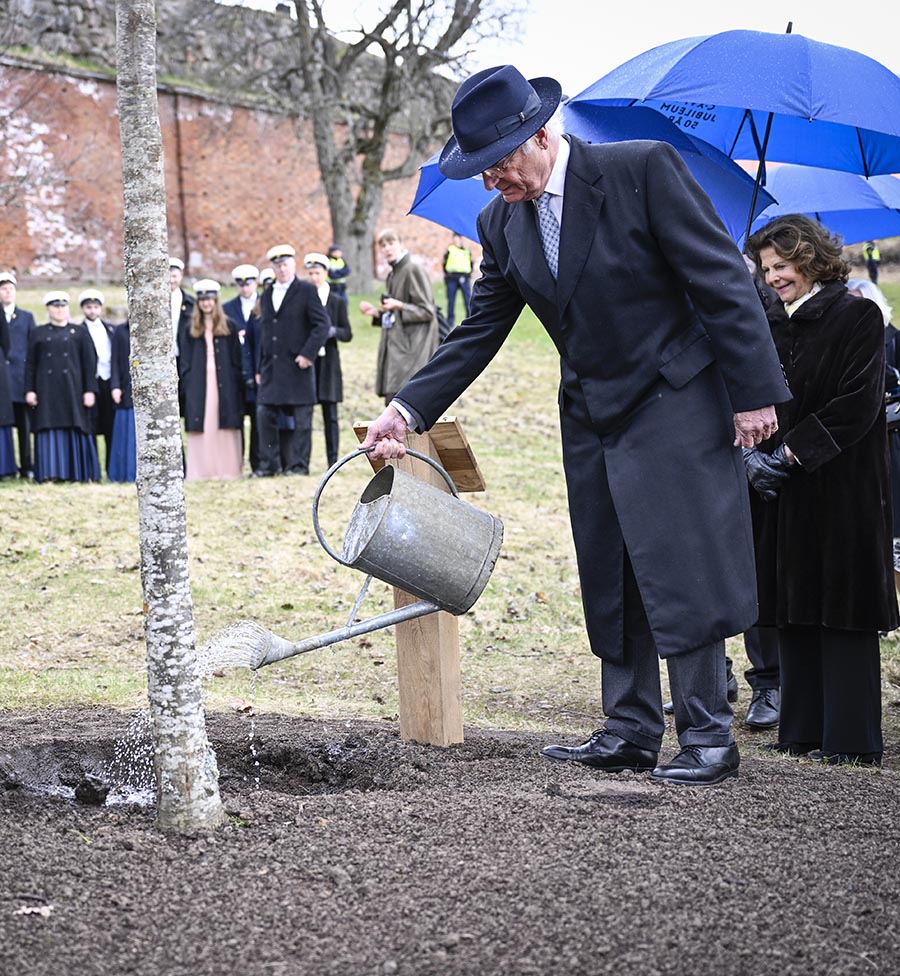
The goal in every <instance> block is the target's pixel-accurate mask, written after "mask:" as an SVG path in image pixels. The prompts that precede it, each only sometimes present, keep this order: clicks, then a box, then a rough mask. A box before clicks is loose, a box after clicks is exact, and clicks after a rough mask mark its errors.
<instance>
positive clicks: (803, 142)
mask: <svg viewBox="0 0 900 976" xmlns="http://www.w3.org/2000/svg"><path fill="white" fill-rule="evenodd" d="M571 102H572V103H575V104H578V103H580V102H592V103H601V104H608V105H629V104H636V103H640V104H641V105H644V106H646V107H648V108H652V109H653V110H655V111H657V112H660V113H661V114H663V115H665V116H666V117H667V118H669V120H670V121H672V122H673V123H674V124H676V125H678V126H679V127H681V128H682V129H684V130H685V131H687V132H689V133H690V134H692V135H695V136H698V137H699V138H701V139H703V140H704V141H706V142H709V143H710V144H711V145H713V146H716V147H717V148H718V149H720V150H721V151H723V152H724V153H726V154H727V155H728V156H730V157H731V158H732V159H757V160H758V159H761V158H763V153H762V146H763V141H764V138H765V132H766V126H767V123H768V120H769V115H770V113H771V114H772V126H771V133H770V136H769V140H768V145H767V146H766V152H765V158H767V159H770V160H777V161H779V162H793V163H805V164H807V165H813V166H824V167H828V168H829V169H837V170H845V171H847V172H855V173H864V174H869V175H871V174H876V173H890V172H894V171H898V170H900V77H898V76H897V75H895V74H894V73H893V72H892V71H890V70H889V69H888V68H886V67H885V66H884V65H883V64H881V63H880V62H878V61H876V60H874V59H873V58H870V57H868V56H866V55H864V54H860V53H859V52H857V51H853V50H852V49H850V48H844V47H839V46H837V45H834V44H824V43H822V42H820V41H814V40H811V39H810V38H807V37H804V36H802V35H801V34H769V33H764V32H762V31H743V30H736V31H724V32H722V33H720V34H712V35H709V36H704V37H688V38H684V39H682V40H678V41H671V42H669V43H667V44H662V45H660V46H659V47H655V48H652V49H651V50H649V51H646V52H644V53H643V54H639V55H637V57H634V58H632V59H631V60H630V61H626V62H625V63H624V64H623V65H621V66H620V67H618V68H615V69H613V71H611V72H609V73H608V74H607V75H604V77H602V78H600V79H599V80H598V81H596V82H594V84H592V85H590V86H589V87H588V88H586V89H585V90H584V91H583V92H581V93H579V94H578V95H576V96H574V97H573V98H572V99H571Z"/></svg>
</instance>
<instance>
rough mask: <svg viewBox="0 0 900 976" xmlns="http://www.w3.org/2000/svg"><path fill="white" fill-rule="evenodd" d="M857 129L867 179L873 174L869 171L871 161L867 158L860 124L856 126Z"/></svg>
mask: <svg viewBox="0 0 900 976" xmlns="http://www.w3.org/2000/svg"><path fill="white" fill-rule="evenodd" d="M855 129H856V141H857V142H858V143H859V155H860V159H862V164H863V175H864V176H865V178H866V179H868V178H869V176H870V175H871V174H870V173H869V161H868V160H867V159H866V149H865V146H864V145H863V141H862V135H861V134H860V131H859V126H858V125H857V126H855Z"/></svg>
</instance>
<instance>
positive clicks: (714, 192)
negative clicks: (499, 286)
mask: <svg viewBox="0 0 900 976" xmlns="http://www.w3.org/2000/svg"><path fill="white" fill-rule="evenodd" d="M564 118H565V124H566V131H569V132H571V133H572V134H573V135H577V136H579V137H580V138H582V139H584V140H585V141H587V142H622V141H624V140H627V139H655V140H659V141H662V142H668V143H670V144H671V145H673V146H674V147H675V149H676V150H677V151H678V153H679V154H680V155H681V157H682V159H684V161H685V163H686V165H687V167H688V169H689V170H690V171H691V173H692V174H693V176H694V178H695V179H696V180H697V182H698V183H699V184H700V185H701V186H702V187H703V189H704V190H706V193H707V194H708V196H709V198H710V200H711V201H712V203H713V206H714V207H715V208H716V211H717V212H718V214H719V216H720V217H721V218H722V221H723V223H724V224H725V226H726V227H727V228H728V232H729V233H730V234H731V236H732V238H733V239H734V240H737V239H738V237H739V236H740V235H741V234H742V233H743V231H744V226H745V222H746V219H747V214H748V213H749V211H750V206H751V200H752V197H753V190H754V185H753V178H752V177H751V176H750V175H749V174H748V173H746V172H744V170H742V169H741V167H740V166H738V165H737V163H735V162H733V161H732V160H730V159H729V158H728V157H727V156H726V155H725V154H724V153H722V152H720V151H719V150H718V149H715V148H714V147H712V146H709V145H707V144H706V143H704V142H703V141H702V140H700V139H694V138H692V137H691V136H689V135H687V134H686V133H684V132H682V131H681V130H680V129H679V128H678V127H677V126H675V125H673V124H672V123H671V122H669V121H668V120H667V119H665V118H663V116H661V115H660V114H659V113H658V112H653V111H651V110H650V109H646V108H641V107H636V108H626V109H621V108H603V107H598V106H580V107H579V108H578V110H577V111H571V110H570V106H569V105H567V106H566V109H565V116H564ZM437 161H438V155H434V156H432V157H431V159H429V160H428V161H427V162H425V163H423V165H422V167H421V169H420V175H419V185H418V189H417V191H416V198H415V200H414V201H413V205H412V207H411V208H410V211H409V213H410V214H413V215H415V216H417V217H425V218H426V219H428V220H431V221H434V223H437V224H440V225H441V226H443V227H448V228H449V229H450V230H453V231H456V232H457V233H458V234H463V235H464V236H466V237H469V238H471V239H472V240H475V241H477V240H478V231H477V227H476V219H477V217H478V213H479V211H480V210H481V209H482V207H484V206H485V205H486V204H487V203H489V202H490V200H491V199H492V198H493V197H494V196H496V195H497V191H496V190H491V191H487V190H485V188H484V183H483V182H482V180H481V177H473V178H472V179H470V180H447V179H445V178H444V177H443V176H442V175H441V173H440V171H439V170H438V167H437ZM774 202H775V200H774V198H773V197H771V196H769V195H768V194H767V193H766V192H765V191H762V194H761V195H760V197H759V199H758V200H757V202H756V205H755V212H756V213H759V212H760V211H761V210H762V209H764V208H765V207H767V206H768V205H769V204H772V203H774Z"/></svg>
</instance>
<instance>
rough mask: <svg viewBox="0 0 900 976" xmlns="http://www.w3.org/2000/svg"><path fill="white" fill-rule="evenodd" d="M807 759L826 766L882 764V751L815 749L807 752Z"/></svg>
mask: <svg viewBox="0 0 900 976" xmlns="http://www.w3.org/2000/svg"><path fill="white" fill-rule="evenodd" d="M806 758H807V759H812V761H813V762H817V763H823V764H824V765H826V766H880V765H881V753H880V752H824V751H823V750H822V749H813V751H812V752H808V753H807V754H806Z"/></svg>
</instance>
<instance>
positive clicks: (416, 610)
mask: <svg viewBox="0 0 900 976" xmlns="http://www.w3.org/2000/svg"><path fill="white" fill-rule="evenodd" d="M440 609H441V608H440V607H439V606H437V604H435V603H431V602H430V601H428V600H419V601H418V602H417V603H411V604H409V605H408V606H405V607H400V608H399V609H397V610H391V611H390V612H388V613H380V614H378V616H377V617H372V618H371V619H369V620H360V621H359V622H358V623H355V624H349V625H348V626H346V627H340V628H338V629H337V630H331V631H329V632H328V633H327V634H319V635H318V636H317V637H307V638H306V639H305V640H301V641H293V642H292V641H289V640H285V639H284V638H283V637H279V636H278V635H277V634H273V633H271V632H270V631H265V633H264V636H263V637H262V638H261V639H260V641H259V647H258V650H257V652H256V654H254V655H253V656H252V663H251V664H250V667H251V669H252V670H253V671H256V670H258V669H259V668H264V667H265V666H266V665H267V664H275V663H276V662H278V661H283V660H285V658H289V657H295V656H296V655H298V654H306V653H308V652H309V651H316V650H318V649H319V648H320V647H328V646H329V645H330V644H337V643H339V642H340V641H345V640H348V639H349V638H351V637H359V636H360V635H362V634H370V633H371V632H372V631H373V630H381V628H382V627H391V626H393V625H394V624H398V623H402V622H403V621H404V620H412V619H413V618H415V617H424V616H425V614H427V613H434V612H435V611H436V610H440Z"/></svg>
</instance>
